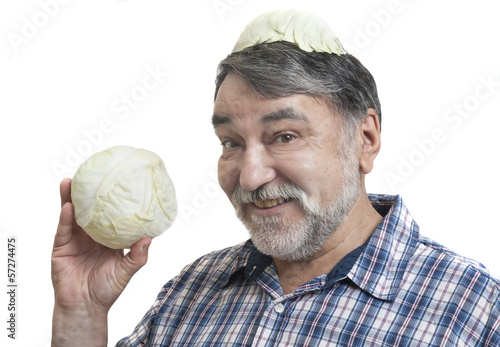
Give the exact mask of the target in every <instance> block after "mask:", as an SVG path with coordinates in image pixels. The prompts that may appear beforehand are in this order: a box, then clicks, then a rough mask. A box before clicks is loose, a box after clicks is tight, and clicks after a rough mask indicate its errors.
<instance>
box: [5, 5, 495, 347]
mask: <svg viewBox="0 0 500 347" xmlns="http://www.w3.org/2000/svg"><path fill="white" fill-rule="evenodd" d="M44 4H51V5H50V6H49V5H44ZM56 5H57V6H56ZM280 7H295V8H300V9H305V10H309V11H312V12H314V13H317V14H319V15H321V16H322V17H323V18H324V19H325V20H326V21H327V22H328V23H329V24H330V25H331V27H332V28H333V30H334V31H335V32H336V33H337V34H338V35H339V36H340V38H341V40H342V42H343V43H344V44H345V46H346V47H347V48H348V49H349V50H350V51H351V52H353V53H354V54H355V55H356V56H358V57H359V58H360V60H361V61H362V62H363V63H364V64H365V66H367V68H368V69H369V70H370V71H371V72H372V74H373V75H374V77H375V79H376V81H377V84H378V88H379V93H380V98H381V102H382V114H383V122H382V140H383V148H382V151H381V153H380V155H379V157H378V159H377V160H376V163H375V164H376V166H375V169H374V171H373V172H372V173H371V174H370V175H369V177H368V181H367V185H368V190H369V191H370V192H374V193H390V194H401V195H402V196H403V198H404V200H405V202H406V204H407V206H408V207H409V209H410V211H411V212H412V215H413V216H414V217H415V219H416V220H417V222H418V223H419V225H420V228H421V233H422V234H424V235H426V236H429V237H431V238H434V239H435V240H437V241H439V242H441V243H443V244H445V245H447V246H448V247H450V248H452V249H454V250H456V251H458V252H459V253H461V254H463V255H465V256H468V257H472V258H475V259H477V260H479V261H480V262H482V263H483V264H485V265H486V266H487V267H488V268H489V269H490V270H491V271H492V272H493V273H494V274H495V275H496V276H498V275H500V262H499V255H498V254H499V249H498V248H499V247H498V243H499V241H500V236H499V232H500V230H499V229H500V228H499V226H498V222H497V220H498V218H497V217H498V213H499V203H498V199H497V196H498V193H499V190H500V188H499V183H498V172H497V170H498V164H497V162H498V148H499V146H498V128H499V126H500V120H499V117H498V116H499V111H498V110H499V109H500V102H499V101H500V97H499V96H500V86H499V85H498V84H499V82H500V67H499V62H500V47H499V45H498V33H500V22H499V20H498V9H497V7H498V6H497V3H496V2H495V1H486V0H478V1H475V2H474V3H473V4H472V3H471V2H470V1H451V0H446V1H439V2H437V1H430V0H419V1H417V0H414V1H410V0H392V1H390V0H383V1H382V0H377V1H373V0H370V1H350V2H347V1H331V0H329V1H314V0H308V1H290V0H287V1H284V0H283V1H278V0H265V1H260V0H259V1H255V0H253V1H250V0H220V1H219V0H217V1H214V0H205V1H202V0H194V1H157V0H149V1H147V0H143V1H138V0H129V1H127V0H122V1H116V0H115V1H113V0H108V1H76V0H73V1H70V0H66V1H62V0H61V1H60V2H56V0H51V1H49V0H41V1H16V2H14V1H9V2H7V1H2V3H1V4H0V23H1V40H0V59H1V60H0V88H1V89H0V115H1V125H0V149H1V156H0V159H1V166H0V167H1V171H0V175H1V179H0V194H1V199H0V247H1V249H0V293H2V294H0V322H4V323H1V324H0V328H1V329H0V345H2V346H48V345H49V344H50V329H51V314H52V307H53V291H52V286H51V282H50V253H51V247H52V241H53V235H54V232H55V227H56V224H57V220H58V214H59V192H58V186H59V181H60V179H61V178H62V177H63V176H67V177H71V176H72V175H73V173H74V171H75V170H76V165H77V164H75V163H76V162H78V163H80V162H81V161H83V160H84V159H85V158H86V157H88V155H89V154H90V153H89V154H86V153H83V152H85V150H87V151H88V152H92V153H93V152H96V151H99V150H102V149H104V148H107V147H110V146H113V145H119V144H124V145H131V146H136V147H142V148H147V149H149V150H152V151H154V152H156V153H157V154H159V155H160V156H161V157H162V158H163V159H164V161H165V163H166V166H167V170H168V172H169V174H170V176H171V178H172V180H173V181H174V183H175V186H176V190H177V198H178V202H179V207H180V214H179V217H178V220H177V221H176V223H175V225H174V226H173V227H172V228H171V229H169V230H168V231H167V232H166V233H165V234H164V235H163V236H161V237H159V238H157V239H155V240H154V242H153V245H152V246H151V249H150V260H149V262H148V264H147V265H146V266H145V267H144V268H143V269H142V270H141V271H140V272H139V273H138V274H137V275H136V276H135V277H134V278H133V280H132V282H131V283H130V284H129V286H128V287H127V289H126V290H125V292H124V293H123V294H122V296H121V297H120V298H119V299H118V301H117V302H116V304H115V306H114V307H113V308H112V310H111V313H110V318H109V319H110V345H112V344H113V343H114V342H116V341H117V340H118V339H119V338H120V337H123V336H124V335H127V334H128V333H130V332H131V331H132V330H133V328H134V326H135V325H136V323H137V322H138V321H139V320H140V319H141V317H142V315H143V314H144V313H145V311H146V310H147V309H148V307H149V306H150V305H151V304H152V302H153V301H154V299H155V296H156V294H157V292H158V291H159V290H160V288H161V286H162V285H163V284H164V283H165V282H166V281H167V280H168V279H169V278H171V277H172V276H174V275H175V274H177V273H178V272H179V270H180V269H181V268H182V267H183V266H184V265H186V264H187V263H188V262H190V261H192V260H194V259H196V258H198V257H199V256H201V255H203V254H204V253H206V252H208V251H211V250H215V249H220V248H223V247H225V246H230V245H233V244H235V243H237V242H241V241H243V240H245V239H246V238H247V233H246V231H245V230H244V229H243V227H242V226H241V225H240V223H239V222H238V221H237V220H236V218H235V217H234V212H233V210H232V207H231V206H230V205H229V203H228V202H227V199H226V197H225V196H224V195H223V193H222V192H221V191H220V190H219V188H218V187H217V185H216V182H215V181H214V179H213V177H215V175H216V161H217V158H218V155H219V151H220V146H219V143H218V140H217V139H216V137H215V136H214V135H213V130H212V128H211V125H210V116H211V111H212V103H213V91H214V77H215V69H216V66H217V63H218V62H219V61H220V60H221V59H222V58H224V57H225V56H226V55H227V54H228V53H229V52H230V50H231V48H232V46H233V45H234V43H235V42H236V39H237V38H238V36H239V33H240V32H241V30H242V29H243V28H244V26H245V25H246V24H247V23H248V22H249V21H250V20H251V19H253V18H254V17H255V16H257V15H259V14H260V13H262V12H264V11H267V10H270V9H275V8H280ZM151 69H153V70H158V71H160V72H161V77H160V78H159V80H161V81H160V82H161V83H157V85H156V87H155V88H150V89H152V90H149V91H147V94H141V93H140V92H141V91H144V89H141V86H142V83H143V80H144V78H146V76H147V75H148V74H149V73H150V72H148V71H151ZM167 71H168V76H166V75H167V74H166V72H167ZM157 77H158V76H157ZM485 80H490V84H491V85H490V87H489V88H490V89H487V88H486V87H484V85H483V84H482V83H483V82H481V81H485ZM495 83H496V85H495ZM134 93H135V94H134ZM124 95H125V96H126V95H132V97H135V98H136V99H141V100H140V101H139V102H137V103H136V104H134V107H132V106H129V108H128V109H127V111H129V112H128V114H125V109H124V108H123V107H124V104H123V103H121V101H120V100H121V98H122V97H124ZM456 105H461V106H459V107H462V108H463V109H464V110H465V111H467V110H469V111H467V117H461V116H459V115H458V114H456V113H455V114H452V111H453V109H454V108H456ZM119 106H121V107H122V108H118V107H119ZM447 117H448V118H447ZM103 119H107V121H106V120H105V122H108V128H106V129H105V130H106V131H107V133H104V134H103V135H102V136H98V135H97V134H98V133H97V129H99V126H100V124H101V122H102V121H103ZM84 132H87V133H90V134H94V137H92V139H93V142H94V143H91V142H88V139H87V138H86V137H85V135H84ZM436 132H438V133H439V132H440V135H439V136H438V138H437V140H439V143H438V142H436V141H435V140H432V136H433V134H434V133H436ZM86 141H87V142H86ZM430 141H433V142H432V143H431V142H430ZM418 143H420V144H421V145H420V146H419V145H418ZM422 144H424V145H422ZM78 151H80V154H85V155H80V158H76V157H75V155H78ZM71 153H73V154H71ZM75 153H76V154H75ZM75 158H76V159H75ZM54 166H58V167H59V172H58V173H56V171H55V170H54ZM62 166H65V167H66V169H61V167H62ZM388 177H392V180H389V179H388ZM10 236H15V237H16V238H17V255H16V256H17V265H18V267H17V280H18V283H19V287H18V293H17V313H18V322H17V339H16V340H15V341H12V340H11V339H7V330H6V328H4V327H5V326H6V324H5V322H6V320H7V319H8V311H7V300H8V297H7V295H6V294H4V293H6V290H7V287H6V286H7V255H6V248H7V244H6V239H7V237H10Z"/></svg>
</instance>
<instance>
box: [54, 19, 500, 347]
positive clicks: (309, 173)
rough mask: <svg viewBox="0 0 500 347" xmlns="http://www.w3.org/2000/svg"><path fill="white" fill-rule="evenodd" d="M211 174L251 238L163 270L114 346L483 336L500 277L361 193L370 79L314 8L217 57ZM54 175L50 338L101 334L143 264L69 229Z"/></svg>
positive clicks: (142, 252) (258, 26)
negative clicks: (154, 293)
mask: <svg viewBox="0 0 500 347" xmlns="http://www.w3.org/2000/svg"><path fill="white" fill-rule="evenodd" d="M215 95H216V97H215V106H214V114H213V117H212V123H213V126H214V129H215V133H216V135H217V136H218V138H219V139H220V141H221V145H222V155H221V157H220V160H219V182H220V185H221V187H222V189H223V190H224V191H225V193H226V194H227V196H228V197H229V199H230V200H231V202H232V204H233V205H234V207H235V210H236V213H237V215H238V216H239V218H240V219H241V220H242V222H243V224H244V225H245V226H246V227H247V228H248V230H249V232H250V235H251V239H250V240H249V241H247V242H245V243H243V244H240V245H237V246H234V247H231V248H228V249H224V250H221V251H217V252H213V253H211V254H208V255H206V256H204V257H202V258H200V259H198V260H197V261H195V262H193V263H192V264H190V265H189V266H187V267H186V268H185V269H184V270H183V271H182V273H181V274H179V276H177V277H175V278H174V279H172V280H171V281H169V282H168V283H167V284H166V285H165V286H164V288H163V290H162V291H161V292H160V293H159V295H158V297H157V299H156V301H155V303H154V304H153V306H152V307H151V309H150V310H149V311H148V312H147V313H146V315H145V316H144V317H143V319H142V321H141V322H140V323H139V324H138V325H137V327H136V329H135V331H134V332H133V333H132V334H131V335H130V336H128V337H126V338H124V339H123V340H121V341H119V342H118V346H330V345H331V346H337V345H338V346H499V345H500V302H499V300H498V299H499V294H500V283H499V282H498V281H497V280H495V279H494V278H492V277H491V276H490V275H489V274H488V272H487V271H486V270H485V269H484V268H482V267H481V266H480V265H479V264H477V263H476V262H474V261H471V260H468V259H465V258H463V257H461V256H459V255H457V254H455V253H453V252H452V251H450V250H448V249H446V248H444V247H443V246H441V245H439V244H437V243H435V242H433V241H431V240H429V239H427V238H425V237H423V236H421V235H420V234H419V228H418V226H417V224H416V222H415V221H414V220H413V219H412V217H411V216H410V214H409V212H408V210H407V209H406V207H405V205H404V203H403V201H402V199H401V198H400V197H398V196H384V195H369V194H367V192H366V190H365V183H364V177H365V175H366V174H368V173H369V172H370V171H371V170H372V167H373V162H374V159H375V157H376V156H377V153H378V151H379V149H380V121H381V111H380V105H379V101H378V96H377V91H376V86H375V82H374V80H373V78H372V76H371V74H370V73H369V72H368V71H367V70H366V69H365V68H364V67H363V66H362V65H361V64H360V63H359V61H358V60H357V59H356V58H354V57H353V56H351V55H350V54H347V53H346V52H345V51H344V50H343V49H342V46H341V45H340V43H339V42H338V40H337V39H336V37H335V36H334V35H333V34H332V33H331V31H329V29H328V28H327V27H326V25H325V24H324V23H323V22H322V21H321V20H320V19H318V18H316V17H313V16H311V15H309V14H305V13H302V12H297V11H277V12H273V13H267V14H265V15H263V16H261V17H259V18H257V19H256V20H255V21H254V22H252V23H251V24H250V25H249V26H248V27H247V28H246V29H245V31H244V32H243V34H242V35H241V38H240V40H239V41H238V43H237V45H236V46H235V49H234V51H233V53H232V54H230V55H229V56H228V57H227V58H226V59H224V60H223V61H222V62H221V64H220V66H219V70H218V76H217V81H216V93H215ZM69 196H70V193H69V180H65V181H63V183H62V185H61V197H62V202H63V207H62V211H61V217H60V224H59V227H58V231H57V234H56V239H55V244H54V251H53V282H54V288H55V298H56V303H55V308H54V320H53V326H54V328H53V330H54V331H53V334H54V336H53V344H54V345H56V346H64V345H68V346H79V345H85V346H105V345H106V343H107V318H106V317H107V312H108V310H109V308H110V307H111V305H112V304H113V302H114V301H115V300H116V298H117V297H118V296H119V294H120V293H121V291H122V290H123V289H124V287H125V286H126V284H127V283H128V281H129V280H130V278H131V277H132V276H133V274H134V273H135V272H136V271H137V270H138V269H139V268H140V267H141V266H143V265H144V264H145V263H146V259H147V248H148V246H149V243H150V242H151V240H150V239H147V238H146V239H142V240H140V241H138V242H137V243H136V244H135V245H134V246H133V247H132V249H131V251H130V252H129V253H128V254H127V255H126V256H123V255H121V254H119V253H117V252H116V251H113V250H109V249H107V248H105V247H104V246H101V245H99V244H96V243H95V242H93V241H92V240H91V239H90V238H88V237H87V236H86V235H85V233H84V232H83V231H82V230H81V229H80V228H78V227H77V226H76V224H75V223H74V220H73V209H72V206H71V204H70V203H69V200H70V198H69Z"/></svg>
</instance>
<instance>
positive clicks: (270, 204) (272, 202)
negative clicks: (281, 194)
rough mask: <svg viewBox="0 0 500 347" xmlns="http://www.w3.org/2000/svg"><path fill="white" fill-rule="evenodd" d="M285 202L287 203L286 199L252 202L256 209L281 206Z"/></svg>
mask: <svg viewBox="0 0 500 347" xmlns="http://www.w3.org/2000/svg"><path fill="white" fill-rule="evenodd" d="M287 201H288V200H287V199H284V198H278V199H266V200H254V201H253V203H254V205H255V206H257V207H258V208H272V207H275V206H278V205H282V204H284V203H285V202H287Z"/></svg>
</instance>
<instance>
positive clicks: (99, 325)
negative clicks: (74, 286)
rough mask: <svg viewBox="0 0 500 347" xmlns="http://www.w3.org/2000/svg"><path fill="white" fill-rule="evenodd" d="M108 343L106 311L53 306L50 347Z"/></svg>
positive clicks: (102, 344) (96, 346)
mask: <svg viewBox="0 0 500 347" xmlns="http://www.w3.org/2000/svg"><path fill="white" fill-rule="evenodd" d="M107 342H108V311H107V310H103V309H91V308H69V307H61V306H59V305H57V303H56V305H55V306H54V314H53V318H52V346H53V347H65V346H75V347H77V346H95V347H99V346H103V347H106V346H107Z"/></svg>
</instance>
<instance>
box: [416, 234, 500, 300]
mask: <svg viewBox="0 0 500 347" xmlns="http://www.w3.org/2000/svg"><path fill="white" fill-rule="evenodd" d="M413 260H414V262H416V263H417V264H419V265H420V266H419V268H420V269H421V271H428V272H429V273H439V274H440V275H439V276H440V277H441V276H442V277H443V280H447V281H458V282H457V284H458V285H460V286H471V285H474V286H481V287H484V289H483V290H484V292H483V295H488V294H487V293H488V292H491V294H492V295H496V296H497V297H498V295H499V294H500V280H498V279H497V278H495V277H494V276H493V275H492V274H491V273H490V272H489V270H488V269H487V268H486V267H484V266H483V265H482V264H481V263H480V262H478V261H476V260H474V259H470V258H467V257H464V256H462V255H460V254H458V253H456V252H454V251H453V250H451V249H449V248H447V247H446V246H443V245H441V244H440V243H438V242H436V241H434V240H432V239H430V238H427V237H425V236H421V235H420V236H419V239H418V242H417V247H416V249H415V253H414V254H413ZM477 294H479V292H478V293H477Z"/></svg>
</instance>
